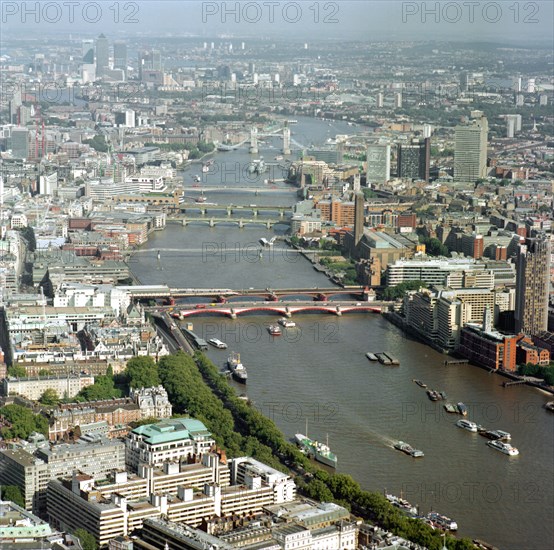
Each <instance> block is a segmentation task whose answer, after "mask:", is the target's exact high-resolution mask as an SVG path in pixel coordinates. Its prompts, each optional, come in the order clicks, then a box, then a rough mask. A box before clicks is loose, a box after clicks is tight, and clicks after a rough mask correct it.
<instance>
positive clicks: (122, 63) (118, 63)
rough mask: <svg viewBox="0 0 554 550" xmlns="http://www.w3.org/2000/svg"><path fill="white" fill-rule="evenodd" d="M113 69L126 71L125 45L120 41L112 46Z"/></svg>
mask: <svg viewBox="0 0 554 550" xmlns="http://www.w3.org/2000/svg"><path fill="white" fill-rule="evenodd" d="M113 59H114V63H113V66H114V69H123V70H124V71H126V70H127V44H126V43H125V42H122V41H121V40H119V41H117V42H114V45H113Z"/></svg>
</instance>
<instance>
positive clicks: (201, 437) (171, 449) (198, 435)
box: [125, 418, 215, 472]
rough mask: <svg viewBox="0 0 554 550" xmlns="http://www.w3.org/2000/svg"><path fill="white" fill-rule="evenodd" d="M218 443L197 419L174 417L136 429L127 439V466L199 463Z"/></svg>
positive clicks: (135, 467)
mask: <svg viewBox="0 0 554 550" xmlns="http://www.w3.org/2000/svg"><path fill="white" fill-rule="evenodd" d="M214 444H215V441H214V439H213V438H212V436H211V434H210V432H209V431H208V430H207V428H206V426H204V424H203V423H202V422H200V421H199V420H195V419H194V418H174V419H171V420H164V421H162V422H160V423H158V424H147V425H144V426H139V427H138V428H136V429H134V430H133V431H132V432H131V433H130V434H129V435H128V436H127V439H126V440H125V446H126V458H125V460H126V464H127V467H128V468H129V469H130V470H131V471H133V472H136V471H137V469H138V467H139V466H140V465H141V464H147V465H150V466H155V465H158V464H162V463H163V462H166V461H173V460H179V459H181V458H184V459H188V460H192V461H196V460H200V458H201V456H202V455H203V454H205V453H207V452H209V450H210V449H211V447H212V446H213V445H214Z"/></svg>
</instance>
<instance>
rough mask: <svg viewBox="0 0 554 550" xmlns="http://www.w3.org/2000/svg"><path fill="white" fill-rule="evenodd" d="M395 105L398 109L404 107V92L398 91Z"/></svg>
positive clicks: (395, 96) (395, 95)
mask: <svg viewBox="0 0 554 550" xmlns="http://www.w3.org/2000/svg"><path fill="white" fill-rule="evenodd" d="M394 106H395V107H396V108H397V109H401V108H402V92H397V93H396V94H394Z"/></svg>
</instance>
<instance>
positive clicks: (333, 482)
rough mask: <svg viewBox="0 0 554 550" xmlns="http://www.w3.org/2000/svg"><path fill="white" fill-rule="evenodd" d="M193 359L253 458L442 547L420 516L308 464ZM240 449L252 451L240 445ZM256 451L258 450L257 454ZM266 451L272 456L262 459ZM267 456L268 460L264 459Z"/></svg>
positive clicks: (311, 491)
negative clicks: (294, 472) (249, 443)
mask: <svg viewBox="0 0 554 550" xmlns="http://www.w3.org/2000/svg"><path fill="white" fill-rule="evenodd" d="M195 361H196V365H197V367H198V370H199V371H200V373H201V374H202V377H203V379H204V381H205V383H206V384H207V385H208V386H209V387H210V389H211V390H212V392H213V393H212V395H213V394H215V395H216V396H217V397H218V398H219V399H220V400H221V402H222V403H223V404H224V405H225V408H226V409H228V411H230V412H231V414H232V417H233V420H234V424H235V426H236V427H237V429H238V430H239V432H240V433H241V434H242V435H243V440H244V439H245V440H247V441H250V440H252V439H254V440H257V441H258V446H255V448H254V449H253V450H254V451H255V452H254V453H250V454H252V456H255V457H256V458H259V460H263V461H264V462H266V463H268V464H271V465H274V466H275V467H278V468H279V469H281V470H283V471H287V468H286V467H284V464H290V465H292V466H293V467H294V468H295V469H297V470H298V469H299V467H300V468H301V469H303V470H304V471H306V472H308V477H307V479H309V481H304V480H303V479H302V478H301V477H300V476H297V477H296V478H295V481H296V483H297V485H298V488H299V490H300V491H301V492H302V493H304V494H305V495H306V496H308V497H312V498H315V499H317V500H320V501H322V502H336V503H337V504H340V505H341V506H344V507H345V508H347V509H348V510H352V511H353V512H354V513H356V514H357V515H359V516H362V517H364V518H365V519H367V520H369V521H374V522H376V523H378V524H379V525H381V526H382V527H384V528H385V529H387V530H389V531H392V532H393V533H395V534H397V535H399V536H402V537H404V538H406V539H409V540H412V541H414V542H417V543H418V544H421V545H423V546H426V547H427V548H429V549H430V550H439V549H440V548H442V544H443V538H442V536H441V534H440V533H439V532H438V531H435V530H434V529H433V528H432V527H430V526H429V525H427V524H425V523H424V522H422V521H421V520H416V519H411V518H408V517H407V516H405V515H404V514H402V513H401V512H400V511H399V510H398V509H397V508H395V507H393V506H392V505H391V504H390V503H389V502H388V501H387V500H386V499H385V498H384V497H383V496H382V495H380V494H378V493H372V492H369V491H364V490H362V489H361V488H360V486H359V484H358V483H357V482H356V481H355V480H354V479H353V478H352V477H351V476H348V475H345V474H336V473H335V474H329V473H327V472H326V471H323V470H320V469H319V468H317V467H315V466H314V465H313V464H311V463H310V462H309V460H308V459H307V458H306V457H305V456H304V455H303V454H302V453H301V452H300V451H299V450H298V449H297V448H296V447H295V446H294V445H293V444H291V443H289V442H288V441H286V440H285V439H284V437H283V434H282V432H281V431H280V430H279V429H278V428H277V426H275V424H274V422H273V421H272V420H270V419H269V418H267V417H266V416H264V415H263V414H261V413H260V412H259V411H257V410H256V409H255V408H254V407H252V406H251V405H249V404H248V403H247V402H245V401H243V400H241V399H239V398H238V397H237V395H236V393H235V391H234V390H233V389H232V388H231V387H230V385H229V384H228V383H227V381H226V380H225V378H223V377H222V376H221V374H220V373H219V371H218V369H217V367H216V366H215V365H214V364H213V363H212V362H211V361H210V360H209V359H208V358H207V357H206V356H205V355H203V354H202V353H197V354H196V355H195ZM266 449H267V450H266ZM241 450H243V451H244V452H249V451H250V450H249V449H246V448H244V447H243V449H241ZM256 452H257V453H259V454H258V456H256V454H255V453H256ZM268 452H269V453H271V454H270V455H269V456H267V458H266V455H267V453H268ZM269 458H271V460H268V459H269ZM310 473H312V476H310ZM446 544H447V547H448V548H451V549H455V550H469V549H472V548H474V546H473V544H472V542H471V541H470V540H469V539H456V538H453V537H447V538H446Z"/></svg>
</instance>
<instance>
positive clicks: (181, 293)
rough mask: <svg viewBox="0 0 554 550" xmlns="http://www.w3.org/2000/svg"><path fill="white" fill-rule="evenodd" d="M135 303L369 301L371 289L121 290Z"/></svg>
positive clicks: (136, 287)
mask: <svg viewBox="0 0 554 550" xmlns="http://www.w3.org/2000/svg"><path fill="white" fill-rule="evenodd" d="M118 289H121V290H123V291H125V292H128V293H129V295H130V296H131V297H132V298H135V299H148V298H150V299H163V298H208V299H211V300H218V301H220V302H221V303H223V302H227V301H229V300H232V299H233V298H240V297H245V296H247V297H252V298H262V299H264V300H269V301H272V302H276V301H279V298H286V297H290V296H302V295H305V296H310V297H312V298H313V299H314V300H317V301H321V302H324V301H328V300H329V299H330V298H332V297H333V296H359V297H360V299H361V300H367V298H368V296H369V291H370V289H369V288H368V287H365V286H350V287H339V286H335V287H321V288H320V287H311V288H276V289H274V288H265V289H260V288H258V289H256V288H248V289H232V288H170V287H168V286H167V285H134V286H120V287H118Z"/></svg>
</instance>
